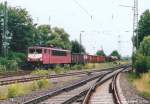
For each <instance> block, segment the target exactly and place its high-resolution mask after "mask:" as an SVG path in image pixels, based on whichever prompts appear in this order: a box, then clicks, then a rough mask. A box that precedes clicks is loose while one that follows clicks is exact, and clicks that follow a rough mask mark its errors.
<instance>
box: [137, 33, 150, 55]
mask: <svg viewBox="0 0 150 104" xmlns="http://www.w3.org/2000/svg"><path fill="white" fill-rule="evenodd" d="M139 52H140V53H141V54H142V55H144V56H150V36H147V37H144V39H143V41H142V42H141V44H140V47H139Z"/></svg>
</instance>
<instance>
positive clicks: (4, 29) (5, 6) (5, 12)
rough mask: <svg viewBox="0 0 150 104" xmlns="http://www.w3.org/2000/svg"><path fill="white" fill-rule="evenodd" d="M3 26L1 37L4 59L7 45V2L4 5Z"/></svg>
mask: <svg viewBox="0 0 150 104" xmlns="http://www.w3.org/2000/svg"><path fill="white" fill-rule="evenodd" d="M3 14H4V25H3V35H2V46H3V47H2V50H3V51H2V53H3V55H4V57H6V56H7V53H8V45H9V43H8V42H7V38H8V37H7V36H8V29H7V23H8V11H7V1H5V3H4V12H3Z"/></svg>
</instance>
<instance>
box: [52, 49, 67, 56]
mask: <svg viewBox="0 0 150 104" xmlns="http://www.w3.org/2000/svg"><path fill="white" fill-rule="evenodd" d="M52 55H53V56H67V52H65V51H57V50H52Z"/></svg>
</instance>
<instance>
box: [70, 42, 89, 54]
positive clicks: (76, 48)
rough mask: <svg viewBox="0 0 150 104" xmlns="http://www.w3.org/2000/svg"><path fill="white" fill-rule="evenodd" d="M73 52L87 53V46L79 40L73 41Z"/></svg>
mask: <svg viewBox="0 0 150 104" xmlns="http://www.w3.org/2000/svg"><path fill="white" fill-rule="evenodd" d="M71 52H72V53H80V52H81V53H86V52H85V48H84V47H83V46H82V45H80V44H79V42H78V41H76V40H74V41H71Z"/></svg>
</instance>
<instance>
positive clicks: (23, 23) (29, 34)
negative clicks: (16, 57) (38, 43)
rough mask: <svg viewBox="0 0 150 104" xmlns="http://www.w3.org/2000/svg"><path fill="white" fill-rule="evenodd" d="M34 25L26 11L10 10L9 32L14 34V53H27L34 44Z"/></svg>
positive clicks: (12, 43) (12, 42)
mask: <svg viewBox="0 0 150 104" xmlns="http://www.w3.org/2000/svg"><path fill="white" fill-rule="evenodd" d="M34 28H35V27H34V25H33V22H32V18H31V17H30V15H29V14H28V12H27V11H26V10H25V9H21V8H12V7H9V8H8V30H9V32H10V33H12V40H11V42H10V48H11V50H12V51H17V52H25V51H26V49H27V47H28V46H30V45H32V44H33V34H34Z"/></svg>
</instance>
